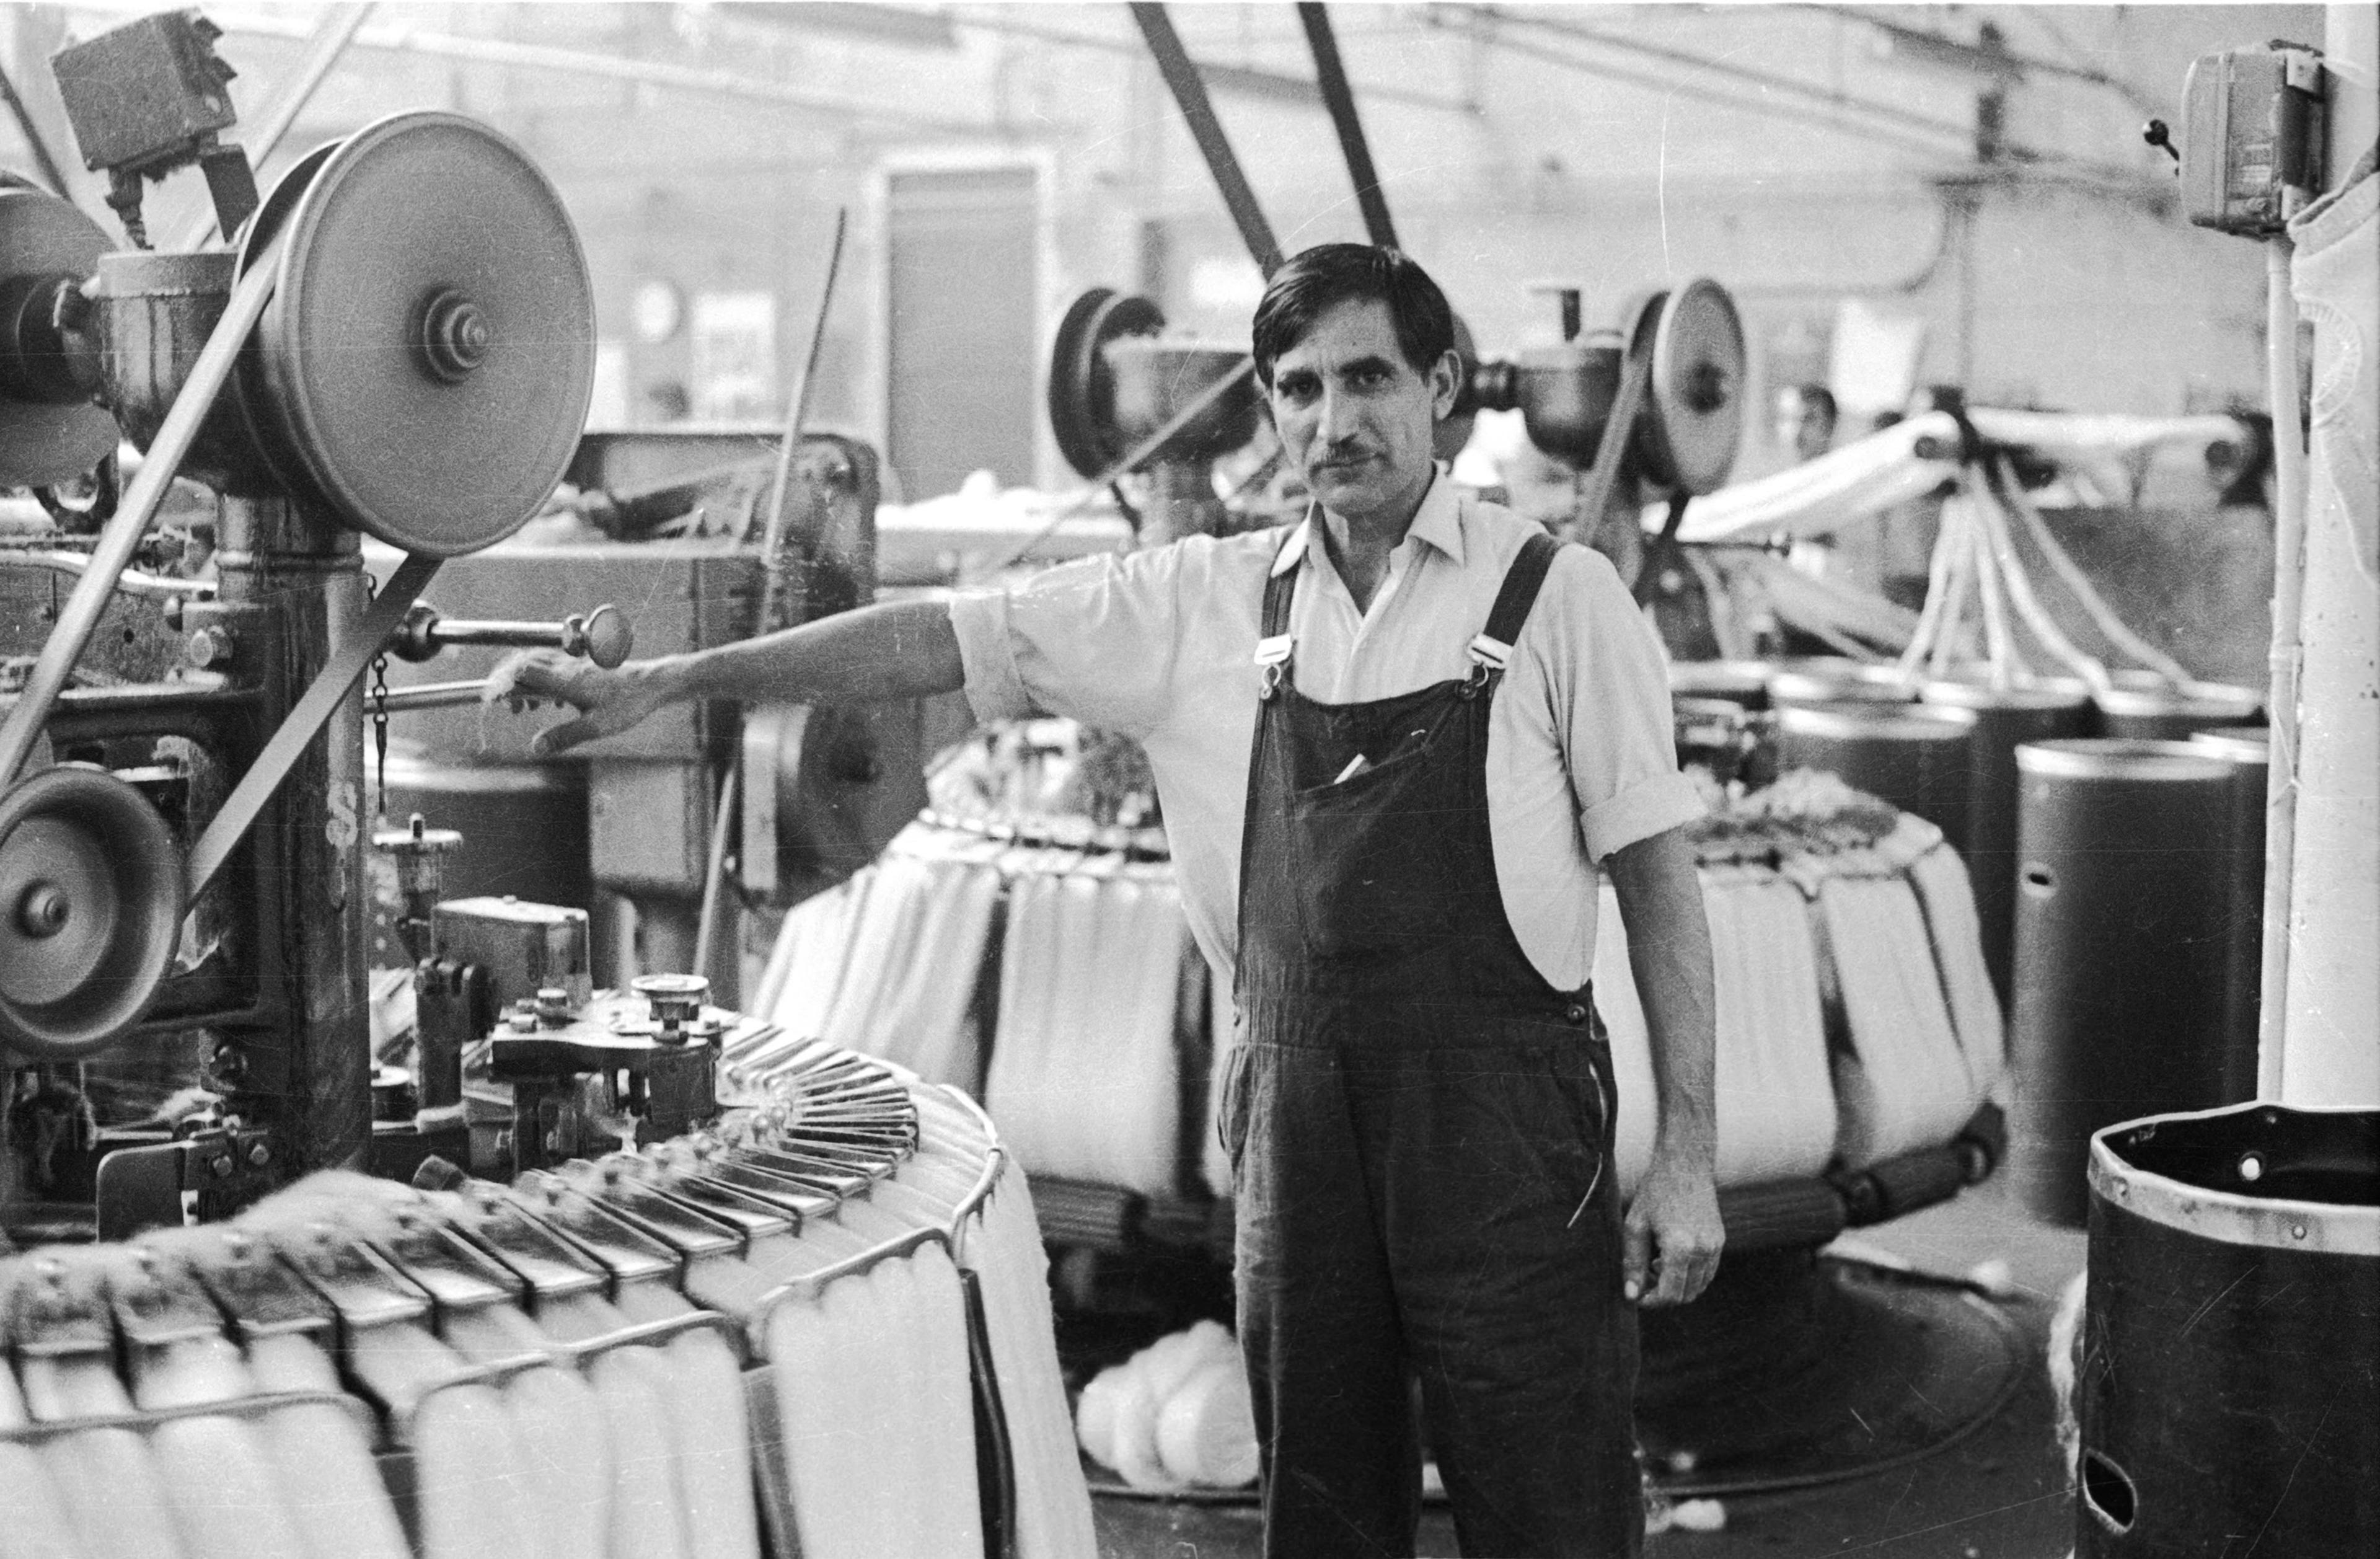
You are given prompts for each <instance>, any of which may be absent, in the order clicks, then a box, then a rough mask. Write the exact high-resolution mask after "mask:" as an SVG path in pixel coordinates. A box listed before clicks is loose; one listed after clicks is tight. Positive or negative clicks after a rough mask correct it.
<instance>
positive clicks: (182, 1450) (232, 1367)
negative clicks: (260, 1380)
mask: <svg viewBox="0 0 2380 1559" xmlns="http://www.w3.org/2000/svg"><path fill="white" fill-rule="evenodd" d="M131 1362H132V1365H133V1370H134V1375H133V1379H134V1388H133V1395H132V1401H133V1404H134V1406H136V1407H140V1408H142V1409H144V1410H149V1411H158V1410H163V1409H166V1408H173V1407H198V1406H200V1405H202V1404H208V1403H222V1402H235V1401H237V1400H239V1399H240V1398H242V1397H247V1396H252V1395H255V1393H256V1383H255V1382H254V1380H253V1379H252V1378H251V1377H250V1375H249V1370H248V1366H247V1364H246V1362H245V1361H244V1360H243V1359H242V1358H240V1353H239V1348H238V1346H237V1345H236V1344H234V1343H233V1342H232V1341H231V1340H230V1339H229V1338H228V1337H224V1336H220V1335H217V1336H206V1337H190V1338H185V1339H183V1340H181V1341H178V1342H174V1343H168V1344H165V1345H164V1346H159V1347H154V1348H145V1349H138V1350H135V1354H134V1357H133V1358H132V1360H131ZM149 1453H150V1455H151V1456H152V1458H153V1459H154V1460H155V1463H156V1467H157V1472H158V1476H159V1478H160V1479H161V1480H163V1482H164V1487H165V1493H166V1498H167V1499H168V1500H169V1501H171V1502H172V1504H173V1507H174V1519H175V1526H176V1529H177V1530H179V1531H180V1533H181V1535H182V1546H183V1552H184V1553H188V1555H190V1559H304V1548H303V1546H302V1544H301V1542H300V1541H299V1539H298V1535H297V1524H296V1523H295V1522H294V1521H293V1520H292V1519H291V1517H290V1514H289V1512H288V1510H287V1509H286V1508H285V1506H284V1505H283V1504H282V1502H281V1493H280V1487H279V1483H278V1480H276V1478H275V1476H274V1473H273V1465H272V1462H271V1459H270V1458H269V1456H268V1455H267V1454H266V1449H265V1443H264V1441H263V1439H262V1437H261V1436H260V1435H259V1434H258V1433H257V1432H256V1431H255V1429H254V1428H253V1427H252V1426H251V1425H249V1424H247V1423H244V1422H241V1421H240V1420H238V1419H233V1418H229V1417H216V1416H214V1415H212V1414H210V1415H205V1416H201V1417H197V1418H185V1419H168V1420H167V1421H165V1422H164V1423H161V1424H159V1425H158V1426H157V1428H156V1429H155V1430H154V1431H152V1433H151V1434H150V1437H149Z"/></svg>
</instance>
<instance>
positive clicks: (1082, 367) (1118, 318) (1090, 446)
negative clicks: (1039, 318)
mask: <svg viewBox="0 0 2380 1559" xmlns="http://www.w3.org/2000/svg"><path fill="white" fill-rule="evenodd" d="M1164 328H1165V312H1164V311H1163V310H1161V309H1160V308H1159V307H1158V306H1157V305H1156V304H1154V303H1152V302H1150V301H1149V300H1148V299H1147V298H1140V297H1136V296H1134V295H1132V294H1129V293H1118V292H1116V291H1115V290H1114V289H1113V288H1111V287H1104V286H1095V287H1092V288H1091V289H1089V290H1088V291H1087V292H1085V293H1084V294H1083V295H1082V296H1081V297H1079V298H1075V301H1074V302H1073V303H1071V304H1069V305H1068V306H1067V309H1066V313H1065V317H1064V318H1063V319H1062V320H1060V321H1059V322H1058V336H1057V340H1056V342H1055V343H1054V345H1053V346H1052V347H1051V348H1050V389H1049V402H1050V432H1051V433H1053V434H1054V435H1056V437H1057V440H1058V451H1059V453H1060V454H1062V455H1063V456H1065V457H1066V463H1067V464H1068V465H1070V466H1072V467H1074V468H1075V471H1076V473H1077V474H1079V475H1081V476H1084V477H1095V476H1098V475H1099V473H1100V472H1101V471H1103V470H1105V469H1108V468H1109V467H1110V466H1111V465H1113V464H1114V463H1115V460H1116V457H1118V456H1119V455H1122V454H1123V452H1124V448H1125V441H1124V437H1123V433H1122V432H1121V431H1120V430H1119V429H1118V428H1117V426H1116V418H1115V378H1114V375H1113V374H1112V373H1111V371H1109V368H1108V364H1107V359H1106V356H1105V348H1106V347H1107V346H1108V344H1109V343H1110V342H1112V341H1120V340H1122V339H1123V338H1124V337H1126V336H1130V335H1147V336H1154V335H1157V334H1158V333H1159V332H1160V331H1162V330H1163V329H1164Z"/></svg>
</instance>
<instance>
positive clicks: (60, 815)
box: [0, 766, 183, 1061]
mask: <svg viewBox="0 0 2380 1559" xmlns="http://www.w3.org/2000/svg"><path fill="white" fill-rule="evenodd" d="M182 887H183V880H182V854H181V849H180V846H178V845H176V843H175V840H174V836H173V831H172V830H171V829H170V828H168V827H167V826H166V823H165V820H164V818H162V817H160V816H159V815H158V813H157V810H156V809H155V808H154V807H152V806H151V805H150V804H149V801H148V798H145V797H143V796H142V795H141V794H140V791H138V790H136V789H134V788H133V787H132V786H129V785H128V784H126V783H125V782H124V781H122V780H120V779H117V778H116V777H115V775H113V774H110V773H106V772H105V771H104V770H100V769H87V768H82V767H79V766H63V767H59V768H55V769H45V770H43V771H42V773H38V774H35V775H33V776H32V777H31V778H30V779H28V780H26V781H25V782H24V783H23V784H21V785H18V786H13V787H11V788H10V789H9V790H7V791H6V793H4V794H0V1051H14V1052H16V1053H18V1054H20V1055H25V1056H30V1057H32V1058H34V1059H37V1060H42V1061H63V1060H73V1059H75V1058H77V1057H79V1056H82V1055H86V1054H90V1053H91V1052H92V1051H94V1050H97V1049H99V1048H100V1047H101V1046H103V1045H104V1044H106V1043H107V1042H108V1041H110V1040H113V1039H114V1038H115V1036H116V1035H117V1034H119V1033H121V1032H122V1031H123V1030H124V1029H126V1028H127V1027H128V1026H129V1025H130V1024H131V1023H132V1021H133V1020H134V1019H135V1018H137V1017H139V1016H140V1011H141V1009H142V1008H143V1007H144V1006H146V1005H148V1003H149V998H150V997H151V996H152V994H154V993H155V992H156V989H157V984H158V982H159V981H160V980H163V979H164V977H165V970H166V968H167V966H169V965H170V964H171V963H172V962H173V959H174V949H175V945H176V942H177V941H178V939H179V937H180V934H181V924H182V897H183V893H182Z"/></svg>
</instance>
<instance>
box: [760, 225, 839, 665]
mask: <svg viewBox="0 0 2380 1559" xmlns="http://www.w3.org/2000/svg"><path fill="white" fill-rule="evenodd" d="M850 221H851V208H850V207H848V206H837V207H835V208H834V242H833V243H832V244H831V245H829V246H828V248H827V251H826V280H825V281H823V282H821V283H820V284H819V300H818V308H817V310H816V311H814V312H813V313H812V314H811V316H810V345H809V350H808V351H807V353H805V354H804V355H803V357H802V367H801V376H800V377H799V378H797V379H795V381H794V393H793V394H792V395H791V396H788V397H786V400H785V431H784V432H783V434H782V435H781V436H780V437H779V438H778V441H777V472H776V479H775V480H774V481H772V482H771V484H770V488H769V523H768V524H767V525H766V526H764V527H762V528H761V531H760V567H761V569H762V570H763V571H764V572H765V574H766V575H767V581H768V591H767V594H768V599H767V600H766V601H764V602H762V603H761V613H760V621H761V623H762V624H763V625H764V626H774V619H773V618H772V617H771V615H770V614H771V612H772V611H774V609H775V607H776V605H777V596H778V593H779V590H780V588H781V585H782V581H781V580H780V579H779V578H778V576H779V574H780V573H781V572H782V566H781V564H780V561H779V558H778V556H777V554H778V551H779V549H781V548H782V547H783V546H784V544H785V493H786V491H787V490H788V489H789V488H791V487H792V486H793V484H794V455H795V451H796V449H797V448H798V447H799V446H800V445H801V442H802V424H803V423H804V422H805V421H807V420H808V418H809V409H810V385H811V384H813V383H814V382H815V381H816V379H817V376H818V361H819V352H820V348H822V347H824V346H825V344H826V319H827V312H828V311H829V310H830V309H832V307H833V305H834V279H835V277H836V275H837V274H840V273H841V271H842V270H843V239H844V232H845V231H846V229H847V228H848V227H849V225H850Z"/></svg>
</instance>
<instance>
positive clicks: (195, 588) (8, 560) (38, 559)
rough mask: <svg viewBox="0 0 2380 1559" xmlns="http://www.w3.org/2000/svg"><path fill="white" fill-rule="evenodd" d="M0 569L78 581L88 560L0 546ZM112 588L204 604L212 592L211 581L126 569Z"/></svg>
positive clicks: (87, 569)
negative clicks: (67, 576) (181, 597)
mask: <svg viewBox="0 0 2380 1559" xmlns="http://www.w3.org/2000/svg"><path fill="white" fill-rule="evenodd" d="M0 568H41V569H45V570H47V571H48V572H50V573H53V574H71V575H74V576H75V577H76V578H78V579H79V578H81V577H82V576H83V575H85V574H88V573H90V572H91V559H90V558H89V557H88V556H87V555H85V554H82V553H79V552H18V551H15V550H13V549H11V548H6V547H0ZM115 588H116V589H117V590H120V591H124V592H125V593H126V594H128V595H184V596H188V597H190V598H191V599H193V600H196V601H204V600H207V599H209V598H210V597H212V595H213V594H214V593H215V582H214V581H213V580H212V579H175V578H173V577H172V576H170V575H166V574H142V573H136V572H135V571H134V570H132V569H129V568H127V569H126V570H125V571H124V572H123V573H121V574H118V575H117V576H116V577H115Z"/></svg>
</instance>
